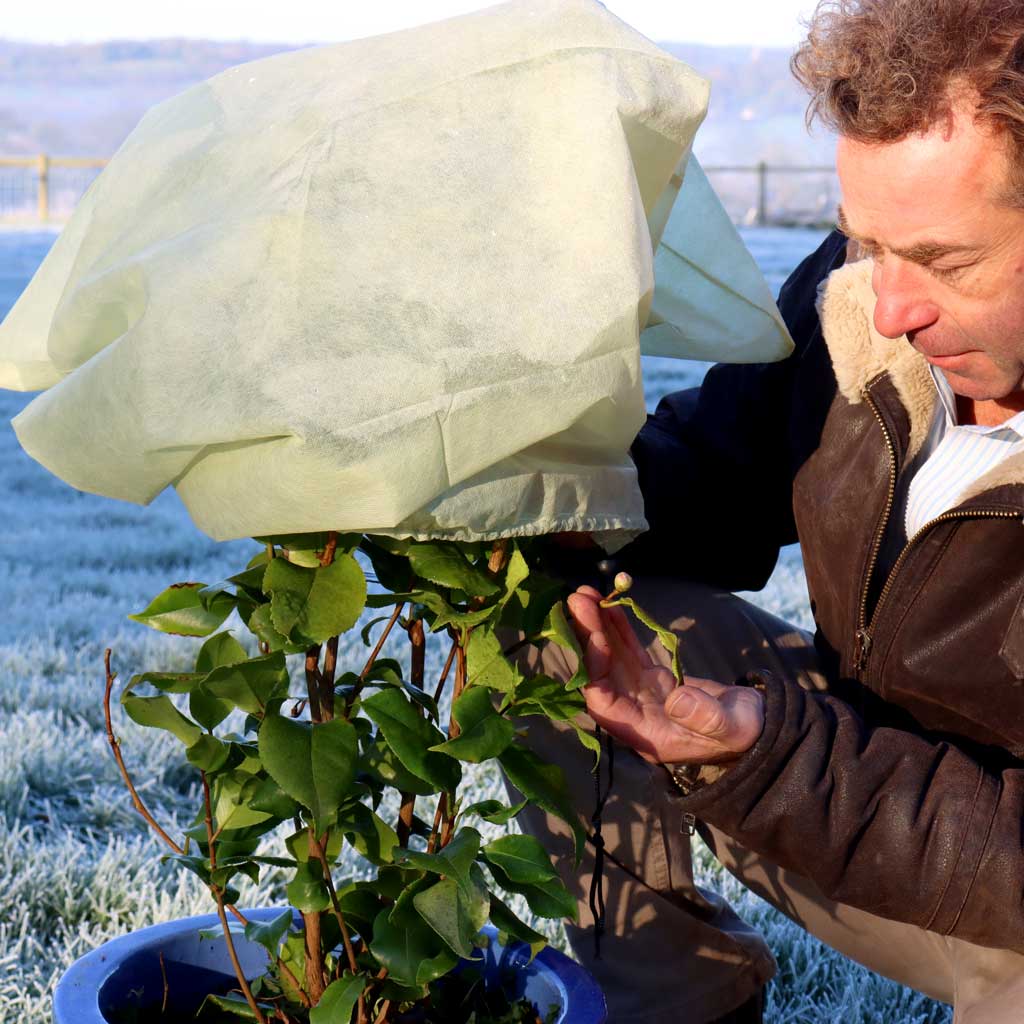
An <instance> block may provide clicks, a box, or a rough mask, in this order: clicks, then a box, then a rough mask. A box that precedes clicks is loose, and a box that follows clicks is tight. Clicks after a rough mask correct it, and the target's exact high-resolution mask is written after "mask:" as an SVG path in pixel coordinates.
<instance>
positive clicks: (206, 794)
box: [199, 771, 267, 1024]
mask: <svg viewBox="0 0 1024 1024" xmlns="http://www.w3.org/2000/svg"><path fill="white" fill-rule="evenodd" d="M199 777H200V778H201V779H202V780H203V810H204V812H205V817H204V821H205V823H206V841H207V846H208V847H209V850H210V874H211V875H212V874H213V872H214V871H216V870H217V848H216V845H215V842H214V838H213V809H212V806H211V801H210V783H209V782H208V781H207V779H206V772H204V771H201V772H200V773H199ZM210 892H212V893H213V898H214V899H215V900H216V901H217V916H218V917H220V926H221V928H222V929H223V930H224V941H225V942H226V943H227V947H228V956H229V957H231V966H232V967H234V969H235V976H236V977H237V978H238V984H239V985H240V986H241V988H242V995H244V996H245V1001H246V1002H247V1003H248V1004H249V1009H250V1010H252V1012H253V1014H254V1015H255V1017H256V1020H257V1021H258V1022H259V1024H267V1018H266V1017H264V1016H263V1011H262V1010H261V1009H260V1007H259V1004H258V1003H257V1002H256V999H255V997H254V996H253V994H252V989H251V988H250V987H249V982H248V981H247V980H246V977H245V972H244V971H243V970H242V965H241V964H240V963H239V962H238V954H237V953H236V952H235V941H234V938H233V937H232V935H231V926H230V925H229V924H228V916H227V914H226V913H225V912H224V892H223V890H222V889H221V887H220V886H219V885H214V883H213V880H212V878H211V881H210Z"/></svg>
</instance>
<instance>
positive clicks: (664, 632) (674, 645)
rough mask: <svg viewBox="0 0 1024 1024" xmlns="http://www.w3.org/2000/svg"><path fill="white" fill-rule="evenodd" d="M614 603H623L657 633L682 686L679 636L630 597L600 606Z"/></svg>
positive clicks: (603, 606)
mask: <svg viewBox="0 0 1024 1024" xmlns="http://www.w3.org/2000/svg"><path fill="white" fill-rule="evenodd" d="M616 605H625V606H626V607H627V608H629V609H630V610H631V611H632V612H633V614H634V615H635V616H636V617H637V618H638V619H639V620H640V621H641V622H642V623H643V624H644V625H645V626H646V627H647V628H648V629H649V630H650V631H651V632H652V633H655V634H657V637H658V639H659V640H660V641H661V646H662V647H664V648H665V650H666V651H668V653H669V654H670V655H671V656H672V674H673V675H674V676H675V677H676V682H677V683H678V684H679V685H680V686H682V684H683V667H682V665H681V664H680V662H679V637H678V636H676V634H675V633H673V632H672V630H671V629H666V628H665V627H664V626H663V625H661V623H660V622H657V621H655V620H654V619H652V618H651V616H650V615H648V614H647V612H645V611H644V610H643V608H641V607H640V605H638V604H637V603H636V601H634V600H633V598H631V597H615V598H612V599H611V600H608V601H602V602H601V607H602V608H614V607H615V606H616Z"/></svg>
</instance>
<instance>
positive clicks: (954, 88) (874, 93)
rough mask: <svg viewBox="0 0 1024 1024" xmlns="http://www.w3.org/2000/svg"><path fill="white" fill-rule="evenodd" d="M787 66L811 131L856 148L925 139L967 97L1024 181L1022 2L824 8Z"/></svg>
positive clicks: (912, 1) (824, 4)
mask: <svg viewBox="0 0 1024 1024" xmlns="http://www.w3.org/2000/svg"><path fill="white" fill-rule="evenodd" d="M790 67H791V69H792V71H793V74H794V75H795V76H796V78H797V80H798V81H799V82H800V83H801V84H802V85H803V86H804V87H805V88H806V89H807V90H808V92H809V93H810V95H811V100H810V104H809V106H808V110H807V120H808V124H810V123H811V122H812V121H813V120H814V119H815V118H818V119H820V120H821V121H822V122H824V123H825V124H826V125H827V126H829V127H830V128H834V129H835V130H837V131H838V132H839V134H840V135H844V136H847V137H848V138H851V139H855V140H856V141H858V142H882V143H884V142H895V141H897V140H899V139H902V138H904V137H905V136H907V135H910V134H912V133H914V132H920V131H926V130H927V129H929V128H931V127H932V126H933V125H935V124H937V123H938V122H940V121H941V120H943V119H945V118H946V117H948V116H949V114H950V111H951V109H952V106H953V103H954V102H955V101H956V100H957V99H958V98H959V97H961V96H969V97H970V98H971V99H972V100H974V101H975V102H976V104H977V106H976V113H975V118H976V120H977V121H978V122H980V123H983V124H988V125H990V126H991V127H992V128H993V129H995V130H998V131H1001V132H1005V133H1006V137H1007V139H1008V141H1009V142H1010V144H1011V146H1012V150H1011V152H1013V153H1014V155H1015V156H1016V160H1015V164H1016V168H1017V174H1016V175H1015V177H1017V178H1018V179H1019V181H1018V184H1020V182H1022V181H1024V0H821V2H820V3H819V4H818V7H817V9H816V10H815V12H814V14H813V15H812V17H811V21H810V23H809V25H808V33H807V38H806V39H805V41H804V42H803V43H802V44H801V46H800V47H799V48H798V49H797V51H796V53H795V54H794V55H793V58H792V60H791V61H790Z"/></svg>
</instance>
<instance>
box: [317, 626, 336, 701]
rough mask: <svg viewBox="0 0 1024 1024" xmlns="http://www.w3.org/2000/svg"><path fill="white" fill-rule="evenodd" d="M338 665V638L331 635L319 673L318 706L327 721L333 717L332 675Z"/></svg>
mask: <svg viewBox="0 0 1024 1024" xmlns="http://www.w3.org/2000/svg"><path fill="white" fill-rule="evenodd" d="M337 667H338V638H337V637H336V636H332V637H331V638H330V640H328V641H327V650H326V651H325V652H324V670H323V674H322V675H321V683H322V688H321V690H320V707H321V710H322V712H323V714H324V717H325V718H326V719H327V720H328V721H329V720H330V719H332V718H334V676H335V673H336V672H337Z"/></svg>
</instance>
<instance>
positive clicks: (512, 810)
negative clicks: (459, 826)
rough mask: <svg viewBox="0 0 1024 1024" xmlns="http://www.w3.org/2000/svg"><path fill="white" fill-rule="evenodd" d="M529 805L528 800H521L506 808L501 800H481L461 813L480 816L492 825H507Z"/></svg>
mask: <svg viewBox="0 0 1024 1024" xmlns="http://www.w3.org/2000/svg"><path fill="white" fill-rule="evenodd" d="M528 803H529V801H528V800H521V801H520V802H519V803H517V804H514V805H513V806H512V807H506V806H505V805H504V804H503V803H502V802H501V801H500V800H480V801H479V802H478V803H475V804H470V805H469V806H468V807H466V808H465V809H464V810H463V811H461V812H460V816H464V815H467V814H479V815H480V817H481V818H483V819H484V821H489V822H490V823H491V824H492V825H507V824H508V823H509V821H511V820H512V818H514V817H515V816H516V815H517V814H518V813H519V812H520V811H521V810H522V809H523V808H524V807H525V806H526V805H527V804H528Z"/></svg>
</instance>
